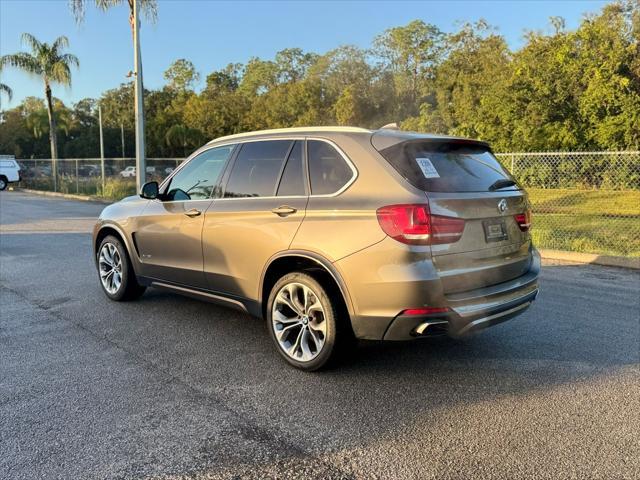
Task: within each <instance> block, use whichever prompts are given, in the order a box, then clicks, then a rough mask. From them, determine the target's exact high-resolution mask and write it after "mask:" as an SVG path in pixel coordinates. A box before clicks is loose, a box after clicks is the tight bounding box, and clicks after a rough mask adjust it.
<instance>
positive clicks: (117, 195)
mask: <svg viewBox="0 0 640 480" xmlns="http://www.w3.org/2000/svg"><path fill="white" fill-rule="evenodd" d="M20 186H21V187H24V188H31V189H33V190H45V191H53V180H52V179H51V178H27V179H23V180H22V181H21V182H20ZM58 192H60V193H72V194H75V195H87V196H95V197H101V198H104V199H106V200H113V201H117V200H121V199H123V198H124V197H128V196H130V195H135V193H136V183H135V180H134V179H130V178H117V177H116V178H107V179H106V180H105V183H104V192H103V191H102V180H101V179H100V177H89V178H80V179H78V180H77V181H76V178H75V177H70V176H60V177H59V178H58Z"/></svg>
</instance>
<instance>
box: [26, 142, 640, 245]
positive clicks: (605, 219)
mask: <svg viewBox="0 0 640 480" xmlns="http://www.w3.org/2000/svg"><path fill="white" fill-rule="evenodd" d="M497 156H498V158H499V159H500V161H501V162H502V163H503V164H504V165H505V166H506V167H507V168H508V169H509V170H510V171H511V172H512V173H513V174H514V175H515V177H516V178H517V179H518V181H519V182H520V183H521V184H522V185H523V186H524V187H525V188H526V189H527V191H528V192H529V198H530V202H531V205H532V210H533V222H534V228H533V230H532V234H533V236H534V241H535V243H536V245H537V246H538V247H540V248H548V249H556V250H568V251H574V252H586V253H596V254H601V255H623V256H633V257H640V152H572V153H561V152H546V153H501V154H498V155H497ZM18 161H19V163H20V164H21V170H22V171H21V175H22V182H21V183H20V185H21V186H23V187H26V188H34V189H39V190H53V176H52V167H51V160H18ZM181 161H182V159H175V158H171V159H168V158H149V159H147V172H146V173H147V175H146V176H147V180H161V179H163V178H164V177H166V176H167V175H168V174H169V173H170V172H171V171H172V170H173V169H174V168H175V167H177V166H178V165H179V164H180V162H181ZM104 170H105V178H104V188H103V180H102V167H101V161H100V159H71V160H69V159H66V160H58V182H57V190H58V191H60V192H64V193H77V194H84V195H98V196H102V197H105V198H108V199H113V200H117V199H120V198H122V197H125V196H127V195H133V194H134V193H135V190H136V188H135V177H136V171H135V159H133V158H125V159H115V158H109V159H105V168H104Z"/></svg>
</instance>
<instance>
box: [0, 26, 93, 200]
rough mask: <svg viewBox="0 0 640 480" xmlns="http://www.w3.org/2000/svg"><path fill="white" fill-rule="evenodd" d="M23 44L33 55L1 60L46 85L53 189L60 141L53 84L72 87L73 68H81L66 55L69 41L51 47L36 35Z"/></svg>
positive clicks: (25, 38) (61, 39)
mask: <svg viewBox="0 0 640 480" xmlns="http://www.w3.org/2000/svg"><path fill="white" fill-rule="evenodd" d="M22 41H23V43H25V44H27V45H28V46H29V47H30V48H31V52H20V53H15V54H13V55H6V56H4V57H2V61H1V62H0V63H2V65H10V66H12V67H15V68H18V69H20V70H22V71H24V72H26V73H28V74H29V75H33V76H37V77H40V78H41V79H42V81H43V82H44V91H45V99H46V104H47V114H48V119H49V141H50V144H51V158H52V159H53V165H52V167H53V172H54V174H53V181H54V188H56V187H57V163H56V160H57V158H58V140H57V134H56V117H55V115H54V108H53V95H52V93H51V84H52V83H59V84H62V85H71V67H72V66H75V67H78V66H79V63H80V62H79V61H78V59H77V57H76V56H75V55H72V54H70V53H63V50H64V49H65V48H67V47H68V46H69V40H68V39H67V37H64V36H62V37H58V38H57V39H56V40H55V41H54V42H53V43H52V44H48V43H44V42H40V41H39V40H38V39H36V38H35V37H34V36H33V35H31V34H29V33H24V34H23V35H22Z"/></svg>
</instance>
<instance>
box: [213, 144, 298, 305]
mask: <svg viewBox="0 0 640 480" xmlns="http://www.w3.org/2000/svg"><path fill="white" fill-rule="evenodd" d="M303 147H304V140H281V139H276V140H263V141H252V142H247V143H244V144H243V145H241V146H240V151H239V152H238V155H237V156H236V158H235V160H234V162H233V165H232V166H231V168H230V171H229V172H228V174H225V176H227V177H228V179H226V181H225V184H226V185H225V187H224V193H223V196H222V198H219V199H216V200H214V202H213V203H212V204H211V206H210V207H209V209H208V210H207V212H206V214H205V218H204V229H203V233H202V244H203V255H204V272H205V276H206V280H207V283H208V286H209V288H210V289H212V290H214V291H218V292H222V293H225V294H231V295H236V296H241V297H246V298H253V299H255V298H257V295H258V286H259V283H260V275H261V274H262V270H263V268H264V266H265V264H266V263H267V261H268V260H269V258H271V256H273V255H274V254H276V253H277V252H280V251H283V250H286V249H287V248H289V245H290V244H291V241H292V239H293V237H294V235H295V233H296V231H297V230H298V227H299V226H300V223H301V222H302V219H303V218H304V215H305V209H306V206H307V200H308V196H307V185H306V180H305V178H306V175H305V171H306V169H305V162H304V153H303V152H304V148H303Z"/></svg>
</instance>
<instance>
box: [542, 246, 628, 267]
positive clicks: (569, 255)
mask: <svg viewBox="0 0 640 480" xmlns="http://www.w3.org/2000/svg"><path fill="white" fill-rule="evenodd" d="M538 251H539V252H540V256H542V258H544V259H547V260H564V261H567V262H573V263H590V264H593V265H604V266H606V267H622V268H631V269H634V270H640V258H637V257H614V256H611V255H598V254H596V253H578V252H565V251H564V250H546V249H541V250H538Z"/></svg>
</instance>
